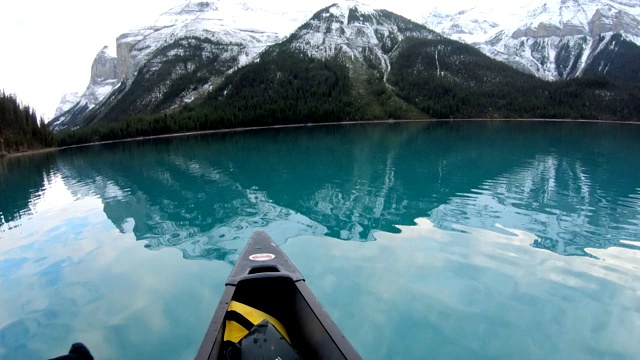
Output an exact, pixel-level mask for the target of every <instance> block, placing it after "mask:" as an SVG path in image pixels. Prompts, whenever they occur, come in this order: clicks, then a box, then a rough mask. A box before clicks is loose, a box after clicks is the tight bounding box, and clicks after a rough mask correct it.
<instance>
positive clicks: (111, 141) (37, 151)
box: [0, 119, 640, 159]
mask: <svg viewBox="0 0 640 360" xmlns="http://www.w3.org/2000/svg"><path fill="white" fill-rule="evenodd" d="M462 121H531V122H576V123H580V122H582V123H602V124H629V125H636V126H640V121H616V120H572V119H418V120H366V121H334V122H327V123H302V124H288V125H270V126H251V127H241V128H230V129H217V130H202V131H189V132H185V133H174V134H164V135H151V136H140V137H135V138H128V139H120V140H109V141H97V142H92V143H87V144H79V145H71V146H63V147H54V148H45V149H37V150H27V151H22V152H17V153H9V154H5V155H4V156H1V157H0V159H9V158H15V157H18V156H24V155H33V154H40V153H47V152H52V151H58V150H64V149H71V148H77V147H84V146H93V145H103V144H113V143H119V142H127V141H138V140H148V139H160V138H170V137H179V136H190V135H204V134H218V133H231V132H241V131H253V130H268V129H288V128H299V127H307V126H332V125H357V124H394V123H435V122H462Z"/></svg>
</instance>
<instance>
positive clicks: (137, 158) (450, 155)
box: [0, 122, 640, 261]
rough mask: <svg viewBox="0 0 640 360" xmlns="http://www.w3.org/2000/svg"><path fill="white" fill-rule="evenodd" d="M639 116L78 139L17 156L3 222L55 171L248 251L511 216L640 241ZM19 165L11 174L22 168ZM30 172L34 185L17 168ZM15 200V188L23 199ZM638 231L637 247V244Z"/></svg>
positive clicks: (200, 250) (123, 208) (136, 212)
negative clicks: (271, 242) (268, 236)
mask: <svg viewBox="0 0 640 360" xmlns="http://www.w3.org/2000/svg"><path fill="white" fill-rule="evenodd" d="M637 130H638V129H637V128H635V127H634V126H633V125H615V124H611V125H607V124H569V123H562V124H561V123H551V124H549V123H527V124H522V123H515V122H463V123H456V122H453V123H449V122H444V123H420V124H375V125H353V126H349V127H340V126H327V127H310V128H295V129H278V130H266V131H247V132H239V133H228V134H213V135H200V136H190V137H177V138H169V139H156V140H146V141H136V142H124V143H115V144H108V145H101V146H92V147H87V148H78V149H68V150H63V151H60V152H59V153H57V154H46V155H43V156H34V157H24V158H16V159H9V160H11V161H5V163H4V164H3V169H4V172H3V174H2V177H0V179H2V182H1V183H0V184H1V186H2V188H1V189H0V190H1V191H2V194H3V196H5V197H4V199H9V201H3V202H2V204H1V205H0V212H1V215H2V217H1V218H0V219H1V220H2V221H3V223H4V224H5V226H10V224H11V222H12V221H13V220H14V219H17V218H19V217H20V216H21V214H22V215H24V214H27V213H29V211H30V210H29V209H30V208H31V207H32V206H33V203H34V202H37V196H36V197H35V198H34V196H33V194H39V193H41V192H42V191H43V189H44V188H45V187H46V184H47V181H48V180H47V179H51V178H52V177H53V176H58V175H59V176H60V177H61V178H62V180H63V181H64V184H65V185H66V187H67V188H68V189H69V191H70V192H71V193H72V194H73V196H75V197H87V196H97V197H99V198H100V199H101V201H102V203H103V205H104V212H105V213H106V215H107V216H108V218H109V219H110V220H111V221H112V222H113V223H114V224H115V226H116V227H117V228H118V229H120V231H121V232H125V231H126V230H127V228H130V230H131V231H133V233H134V234H135V236H136V238H137V239H138V240H144V241H146V242H147V245H146V247H147V248H149V249H152V250H157V249H161V248H165V247H175V248H178V249H180V250H181V251H182V253H183V255H184V257H185V258H189V259H219V260H227V261H233V260H234V256H236V253H237V249H239V248H241V247H242V244H243V243H244V242H245V241H246V239H247V238H248V237H249V235H250V234H251V233H252V232H253V231H254V230H256V229H266V230H267V231H268V232H270V233H272V235H273V236H274V238H276V239H278V241H283V240H284V239H287V238H290V237H293V236H297V235H323V234H325V235H327V236H331V237H335V238H339V239H343V240H357V241H368V240H373V239H374V232H375V231H376V230H382V231H385V232H391V233H394V232H398V229H397V227H396V226H398V225H410V224H413V223H414V220H415V219H416V218H420V217H427V218H430V219H431V220H432V221H433V223H434V224H435V226H436V227H440V228H442V229H454V225H458V224H460V225H467V226H473V227H477V228H484V229H491V230H493V231H496V232H502V233H504V231H505V230H502V229H501V228H500V227H497V226H496V224H500V225H502V226H506V227H509V228H517V229H520V230H524V231H528V232H531V233H533V234H535V235H536V236H537V238H536V239H535V240H534V241H533V243H532V245H533V246H534V247H538V248H541V249H546V250H550V251H553V252H556V253H558V254H562V255H585V256H591V255H590V254H588V253H587V252H585V250H584V249H585V248H587V247H590V248H600V249H602V248H608V247H610V246H619V247H635V246H634V244H635V241H637V240H639V236H638V231H637V229H638V227H639V226H640V210H639V209H640V190H639V187H640V172H639V171H630V170H629V169H639V168H640V160H639V159H638V158H637V156H633V155H632V154H638V153H640V152H639V150H640V145H638V141H637V139H638V131H637ZM16 168H18V169H19V170H17V171H16V170H11V171H9V170H7V169H16ZM18 174H19V177H20V181H16V180H15V179H13V178H12V177H13V176H18ZM7 197H10V198H7ZM621 240H627V241H631V242H621Z"/></svg>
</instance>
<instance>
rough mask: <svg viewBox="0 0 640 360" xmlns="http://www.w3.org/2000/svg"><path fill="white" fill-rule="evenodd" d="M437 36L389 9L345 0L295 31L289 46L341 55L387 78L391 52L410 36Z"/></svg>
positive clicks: (321, 55)
mask: <svg viewBox="0 0 640 360" xmlns="http://www.w3.org/2000/svg"><path fill="white" fill-rule="evenodd" d="M409 36H413V37H422V38H434V37H438V36H439V35H438V34H436V33H435V32H433V31H431V30H429V29H427V28H425V27H423V26H421V25H419V24H416V23H413V22H411V21H410V20H408V19H405V18H403V17H401V16H399V15H396V14H393V13H391V12H388V11H386V10H376V9H373V8H372V7H370V6H367V5H364V4H362V3H360V2H358V1H341V2H338V3H336V4H334V5H331V6H329V7H327V8H325V9H323V10H320V11H319V12H317V13H316V14H314V16H313V17H312V18H311V19H310V20H309V21H307V22H306V23H305V24H304V25H302V26H300V28H298V30H297V31H296V32H295V33H294V34H292V36H291V37H290V39H291V40H292V42H291V44H290V45H289V46H290V47H291V48H292V49H294V50H296V51H301V52H303V53H306V54H308V55H310V56H312V57H316V58H320V59H328V58H331V57H334V56H336V55H339V56H341V57H343V58H346V59H350V60H352V61H356V60H357V61H362V62H364V63H366V64H368V65H369V66H370V67H373V68H374V70H381V71H382V75H383V79H384V80H385V81H386V79H387V75H388V73H389V71H390V62H389V55H390V54H391V53H392V52H393V50H394V49H395V48H396V47H397V46H398V44H400V42H401V41H402V40H403V39H405V38H406V37H409Z"/></svg>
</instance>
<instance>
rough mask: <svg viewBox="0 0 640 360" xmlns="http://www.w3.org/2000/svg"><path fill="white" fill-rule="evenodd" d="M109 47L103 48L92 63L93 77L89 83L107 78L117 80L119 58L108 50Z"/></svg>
mask: <svg viewBox="0 0 640 360" xmlns="http://www.w3.org/2000/svg"><path fill="white" fill-rule="evenodd" d="M107 50H108V47H106V46H105V47H104V48H102V50H101V51H100V52H99V53H98V55H96V58H95V59H94V60H93V64H91V79H90V80H89V83H98V82H102V81H105V80H116V79H117V78H118V74H117V70H116V67H117V59H116V58H115V57H112V56H111V55H109V54H108V52H107Z"/></svg>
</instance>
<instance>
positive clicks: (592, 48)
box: [423, 0, 640, 80]
mask: <svg viewBox="0 0 640 360" xmlns="http://www.w3.org/2000/svg"><path fill="white" fill-rule="evenodd" d="M423 22H424V23H425V24H426V25H427V26H428V27H430V28H433V29H435V30H436V31H439V32H441V33H442V34H443V35H446V36H448V37H451V38H454V39H457V40H460V41H463V42H466V43H469V44H472V45H474V46H476V47H477V48H479V49H480V50H481V51H483V52H484V53H485V54H487V55H489V56H491V57H493V58H495V59H498V60H501V61H504V62H507V63H509V64H511V65H513V66H515V67H517V68H519V69H521V70H524V71H528V72H531V73H533V74H536V75H538V76H539V77H542V78H544V79H549V80H554V79H559V78H567V77H573V76H579V75H581V74H582V72H583V70H584V68H585V67H586V66H587V65H588V63H589V60H590V59H591V58H592V57H593V56H594V55H595V54H596V53H597V52H599V51H600V50H602V49H599V48H597V44H600V40H599V39H598V37H599V36H600V35H605V36H607V37H610V35H611V34H613V33H620V34H622V35H623V36H624V38H626V39H628V40H630V41H632V42H634V43H636V44H639V45H640V41H639V40H640V4H639V3H637V2H631V1H624V0H545V1H542V0H539V1H534V2H525V3H515V2H512V3H504V4H501V5H500V7H496V6H495V5H494V4H493V3H492V2H484V3H477V4H476V5H475V6H473V7H469V8H463V9H455V8H449V9H448V10H446V11H442V10H439V9H433V10H432V11H431V12H429V13H428V14H427V15H426V16H425V17H424V19H423ZM606 42H607V41H605V43H606Z"/></svg>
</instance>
